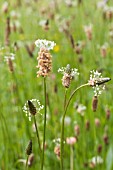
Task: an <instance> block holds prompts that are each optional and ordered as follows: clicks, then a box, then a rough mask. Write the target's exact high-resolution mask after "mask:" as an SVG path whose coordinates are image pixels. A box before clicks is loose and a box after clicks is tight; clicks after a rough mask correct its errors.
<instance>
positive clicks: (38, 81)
mask: <svg viewBox="0 0 113 170" xmlns="http://www.w3.org/2000/svg"><path fill="white" fill-rule="evenodd" d="M52 2H54V1H47V0H43V1H38V2H35V1H29V3H30V4H27V3H26V1H25V0H24V1H22V2H21V3H22V4H21V6H18V5H17V1H14V0H11V1H9V10H8V13H7V14H4V13H3V12H2V10H0V170H17V169H18V170H24V169H25V166H24V165H23V164H22V163H17V162H18V160H19V159H25V160H26V158H27V156H26V153H25V149H26V146H27V144H28V141H29V140H30V139H32V141H33V153H34V155H35V160H34V162H33V165H32V166H31V167H30V168H29V169H31V170H35V169H37V170H38V169H40V159H39V153H38V152H37V151H38V145H37V138H36V135H35V132H33V128H32V125H33V121H31V122H29V120H28V118H27V117H26V116H25V113H24V112H23V111H22V107H23V106H24V103H25V102H26V101H27V100H29V99H32V98H36V99H39V100H40V102H41V103H42V104H44V95H43V78H42V77H39V78H37V77H36V72H37V68H36V65H37V59H36V58H37V56H38V48H36V47H35V49H34V51H33V57H30V56H29V54H28V53H27V51H26V49H25V44H32V43H34V42H35V40H36V39H47V40H52V41H55V42H56V44H57V46H58V47H59V50H58V51H57V52H56V51H55V50H53V51H51V54H52V56H53V58H52V61H53V63H52V64H53V68H52V74H54V75H55V79H54V80H53V79H52V76H50V77H48V78H47V93H48V96H49V102H50V105H49V106H48V107H47V115H48V119H47V129H46V143H47V148H46V150H45V165H44V169H45V170H52V169H55V170H57V169H60V161H59V160H58V158H57V157H56V155H55V153H54V147H55V144H54V143H53V139H55V138H59V137H60V131H61V117H62V115H63V100H64V92H65V89H64V87H63V86H62V81H61V79H62V75H61V74H59V73H58V72H57V70H58V68H60V67H62V66H63V67H65V66H66V65H67V64H70V65H71V67H72V68H74V67H75V68H78V70H79V72H80V76H79V77H78V79H77V80H73V81H72V83H71V86H70V88H69V90H68V94H67V96H68V97H69V95H70V93H71V92H72V91H73V90H74V89H75V88H76V87H78V86H80V85H81V84H84V83H87V81H88V79H89V75H90V70H93V69H95V70H102V75H103V77H110V78H111V81H110V82H109V83H108V84H106V90H105V91H104V92H103V94H102V95H100V97H99V103H98V109H97V111H96V112H95V113H94V112H93V111H92V109H91V106H92V98H93V90H92V88H90V87H85V88H83V89H81V90H80V91H78V92H77V93H76V95H75V96H74V98H73V100H72V101H71V103H70V105H69V108H68V112H67V116H69V117H70V119H71V124H70V125H67V126H65V139H66V137H70V136H75V132H74V126H75V124H76V123H77V124H78V125H79V126H80V135H79V136H78V137H77V138H78V141H77V143H76V144H75V145H74V170H83V169H87V170H90V169H91V168H90V167H89V160H90V159H91V158H92V157H94V156H96V155H100V156H101V157H102V158H103V163H102V164H100V165H97V166H96V167H95V168H94V169H95V170H112V169H113V152H112V151H113V135H112V134H113V123H112V122H113V114H112V112H113V101H112V99H113V92H112V88H113V86H112V79H113V62H112V60H113V48H112V46H113V42H112V39H111V38H110V37H109V28H110V27H112V29H113V18H112V19H111V21H109V20H104V19H103V12H102V9H98V8H97V7H96V3H97V2H98V1H97V0H94V1H91V0H86V1H85V0H84V1H83V3H82V4H81V5H77V6H74V7H68V6H66V4H65V1H63V0H57V4H58V10H55V9H54V7H51V4H52ZM3 3H4V1H3V0H1V1H0V8H1V9H2V5H3ZM108 5H109V6H113V2H112V0H109V2H108ZM43 8H44V9H45V10H46V11H47V12H46V14H44V15H42V14H41V10H42V9H43ZM13 10H14V11H16V13H19V15H20V17H19V18H17V19H16V20H18V21H19V22H20V25H21V28H22V29H23V33H20V32H19V31H18V30H17V32H11V35H10V46H9V47H6V46H5V43H4V38H5V28H6V18H7V16H10V19H11V23H13V22H14V21H15V20H14V18H13V17H11V15H10V13H11V11H13ZM50 13H53V14H54V19H50V18H49V15H50ZM58 17H60V18H61V19H59V20H57V18H58ZM48 18H49V23H50V29H49V30H48V31H45V30H44V28H42V27H41V26H39V24H38V23H39V21H40V20H43V19H48ZM62 20H69V24H70V26H69V31H70V33H71V34H72V36H73V37H74V40H75V42H78V41H84V42H85V47H84V49H83V51H82V53H81V54H80V55H78V54H76V53H75V52H74V50H73V49H72V47H71V44H70V41H69V38H68V37H67V36H66V35H65V33H64V32H60V31H59V27H60V25H61V21H62ZM90 23H91V24H92V25H93V38H92V40H91V41H89V40H88V39H87V37H86V35H85V33H84V29H83V27H84V25H88V24H90ZM15 42H17V44H18V46H19V50H17V51H15V48H14V43H15ZM105 42H107V43H108V49H107V56H106V57H105V58H103V57H102V56H101V55H100V50H99V49H98V45H100V46H102V45H103V44H104V43H105ZM1 47H4V49H1ZM7 53H14V54H15V60H14V61H13V65H14V72H13V73H11V72H10V71H9V67H8V65H7V63H6V62H4V56H6V55H7ZM79 57H82V60H83V61H82V63H81V62H79ZM55 86H57V89H58V91H57V92H56V93H55V92H54V88H55ZM75 102H79V103H81V104H83V105H85V106H86V111H85V113H84V116H83V117H82V116H81V115H80V114H79V113H77V111H76V109H75V108H74V103H75ZM106 108H108V109H110V112H111V115H110V119H109V120H107V119H106ZM43 112H44V111H42V114H43ZM95 118H99V120H100V126H99V127H96V126H95V124H94V119H95ZM36 119H37V124H38V128H39V133H40V138H41V141H42V139H43V116H41V115H40V114H37V116H36ZM87 120H89V122H90V129H89V130H86V129H85V126H86V125H85V124H86V121H87ZM95 132H96V139H95ZM105 133H106V134H107V135H108V138H109V143H108V145H106V144H105V143H104V140H103V135H104V134H105ZM95 143H96V145H95ZM99 145H102V151H101V153H97V152H95V149H96V151H97V147H98V146H99ZM64 148H65V149H64V150H65V154H64V169H65V170H69V169H70V146H69V145H67V144H65V147H64ZM85 163H86V164H87V165H88V166H87V167H85V166H84V164H85Z"/></svg>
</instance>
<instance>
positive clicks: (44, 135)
mask: <svg viewBox="0 0 113 170" xmlns="http://www.w3.org/2000/svg"><path fill="white" fill-rule="evenodd" d="M43 83H44V132H43V148H42V160H41V170H43V166H44V150H45V137H46V112H47V102H46V78H45V77H44V79H43Z"/></svg>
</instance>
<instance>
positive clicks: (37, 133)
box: [33, 116, 41, 158]
mask: <svg viewBox="0 0 113 170" xmlns="http://www.w3.org/2000/svg"><path fill="white" fill-rule="evenodd" d="M33 117H34V124H35V129H36V135H37V139H38V145H39V150H40V158H41V145H40V137H39V132H38V127H37V124H36V117H35V116H33Z"/></svg>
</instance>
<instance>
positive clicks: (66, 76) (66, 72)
mask: <svg viewBox="0 0 113 170" xmlns="http://www.w3.org/2000/svg"><path fill="white" fill-rule="evenodd" d="M58 72H61V73H62V74H63V78H62V85H63V86H64V87H65V88H69V86H70V83H71V80H72V79H73V78H74V77H75V75H79V73H78V69H76V68H71V67H70V65H69V64H67V66H66V67H62V68H59V69H58Z"/></svg>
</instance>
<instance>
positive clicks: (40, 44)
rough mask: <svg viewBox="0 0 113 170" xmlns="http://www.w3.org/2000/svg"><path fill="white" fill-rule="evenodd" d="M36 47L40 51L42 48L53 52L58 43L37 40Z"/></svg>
mask: <svg viewBox="0 0 113 170" xmlns="http://www.w3.org/2000/svg"><path fill="white" fill-rule="evenodd" d="M35 45H36V46H37V47H38V48H39V49H40V48H45V49H46V50H48V51H49V50H51V49H53V48H54V46H55V45H56V43H55V42H54V41H48V40H45V39H44V40H40V39H38V40H36V41H35Z"/></svg>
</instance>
